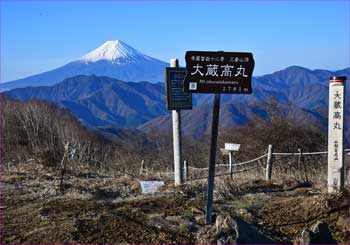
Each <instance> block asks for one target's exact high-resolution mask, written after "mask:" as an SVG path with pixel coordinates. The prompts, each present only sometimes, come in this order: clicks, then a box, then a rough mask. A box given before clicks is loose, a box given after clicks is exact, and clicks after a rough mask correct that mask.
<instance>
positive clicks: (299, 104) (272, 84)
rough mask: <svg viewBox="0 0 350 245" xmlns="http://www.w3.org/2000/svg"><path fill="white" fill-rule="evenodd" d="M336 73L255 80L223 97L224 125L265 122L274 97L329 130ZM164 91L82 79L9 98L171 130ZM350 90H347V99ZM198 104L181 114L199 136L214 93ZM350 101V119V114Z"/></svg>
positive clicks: (349, 72) (85, 117)
mask: <svg viewBox="0 0 350 245" xmlns="http://www.w3.org/2000/svg"><path fill="white" fill-rule="evenodd" d="M108 55H110V54H108ZM111 56H113V54H111ZM90 58H91V57H90ZM333 75H346V76H349V77H350V69H349V68H348V69H345V70H341V71H335V72H331V71H326V70H314V71H312V70H309V69H306V68H303V67H297V66H293V67H288V68H286V69H284V70H281V71H277V72H275V73H272V74H268V75H264V76H260V77H254V78H253V94H251V95H229V94H228V95H222V97H221V98H222V99H221V101H222V106H221V114H220V123H221V125H222V126H224V127H232V126H239V125H244V124H246V123H247V122H249V121H251V120H253V119H254V117H255V116H257V117H260V118H263V119H266V118H267V112H266V108H264V105H265V104H266V103H267V102H268V101H269V100H270V97H275V98H277V100H278V102H279V105H281V107H283V108H286V110H287V108H288V105H289V103H290V104H291V105H292V108H293V111H294V114H295V116H296V117H297V118H298V120H306V119H307V120H310V121H312V122H314V123H316V124H317V125H319V126H320V127H322V128H326V126H327V118H328V79H329V77H330V76H333ZM164 91H165V89H164V84H163V83H157V84H151V83H148V82H139V83H135V82H123V81H120V80H116V79H113V78H109V77H98V76H85V75H82V76H76V77H72V78H69V79H65V80H64V81H63V82H61V83H59V84H56V85H54V86H50V87H48V86H46V87H37V88H21V89H14V90H11V91H8V92H7V93H6V94H7V95H9V96H12V97H14V98H18V99H21V100H28V99H33V98H37V99H44V100H48V101H52V102H55V103H58V104H60V105H61V106H63V107H65V108H67V109H69V110H71V111H72V112H73V113H74V114H75V115H76V116H77V117H78V118H79V119H80V120H81V121H82V122H83V123H84V124H86V125H88V126H93V127H108V126H113V127H117V128H125V127H138V129H140V130H142V131H146V132H147V131H150V130H151V129H166V130H169V129H170V128H171V120H170V119H171V117H170V113H169V112H167V111H166V110H165V95H164ZM349 91H350V87H349V86H347V96H349ZM193 102H194V108H193V110H192V111H183V112H182V117H183V120H182V121H183V130H184V132H185V133H189V134H191V135H193V136H200V135H202V134H203V133H206V132H208V128H209V127H210V120H211V106H212V103H213V95H211V94H194V95H193ZM348 102H349V100H348V101H347V106H346V108H347V112H346V113H347V116H349V113H350V111H349V110H350V109H349V108H350V107H349V103H348Z"/></svg>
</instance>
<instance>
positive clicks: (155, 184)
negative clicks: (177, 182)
mask: <svg viewBox="0 0 350 245" xmlns="http://www.w3.org/2000/svg"><path fill="white" fill-rule="evenodd" d="M140 185H141V189H142V193H145V194H149V193H155V192H156V191H157V190H158V188H159V187H161V186H163V185H164V181H140Z"/></svg>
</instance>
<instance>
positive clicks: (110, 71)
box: [1, 40, 168, 91]
mask: <svg viewBox="0 0 350 245" xmlns="http://www.w3.org/2000/svg"><path fill="white" fill-rule="evenodd" d="M167 66H168V63H166V62H163V61H161V60H158V59H155V58H152V57H150V56H147V55H144V54H142V53H141V52H139V51H137V50H136V49H134V48H132V47H131V46H129V45H127V44H126V43H124V42H122V41H119V40H115V41H107V42H105V43H104V44H102V45H101V46H100V47H98V48H97V49H95V50H93V51H92V52H90V53H88V54H86V55H84V56H83V57H82V58H80V59H78V60H76V61H73V62H70V63H68V64H66V65H64V66H62V67H59V68H56V69H54V70H51V71H47V72H44V73H41V74H38V75H34V76H30V77H26V78H23V79H19V80H15V81H12V82H6V83H2V84H1V91H7V90H11V89H14V88H23V87H38V86H49V85H54V84H56V83H58V82H61V81H62V80H64V79H65V78H69V77H73V76H77V75H96V76H108V77H112V78H117V79H120V80H123V81H150V82H160V81H163V79H164V68H165V67H167Z"/></svg>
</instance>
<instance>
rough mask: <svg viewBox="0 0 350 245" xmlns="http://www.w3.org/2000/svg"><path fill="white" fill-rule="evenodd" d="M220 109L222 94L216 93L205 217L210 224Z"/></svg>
mask: <svg viewBox="0 0 350 245" xmlns="http://www.w3.org/2000/svg"><path fill="white" fill-rule="evenodd" d="M219 111H220V94H215V98H214V105H213V119H212V123H211V140H210V158H209V176H208V196H207V212H206V219H205V220H206V224H207V225H210V224H211V222H212V212H213V195H214V180H215V158H216V144H217V139H218V128H219Z"/></svg>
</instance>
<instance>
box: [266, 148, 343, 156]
mask: <svg viewBox="0 0 350 245" xmlns="http://www.w3.org/2000/svg"><path fill="white" fill-rule="evenodd" d="M348 151H350V149H345V150H344V152H348ZM272 154H273V155H276V156H298V155H300V152H288V153H287V152H274V153H272ZM321 154H328V151H319V152H303V153H302V155H321Z"/></svg>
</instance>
